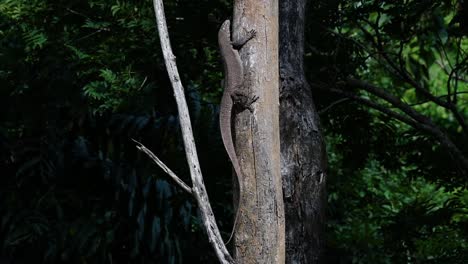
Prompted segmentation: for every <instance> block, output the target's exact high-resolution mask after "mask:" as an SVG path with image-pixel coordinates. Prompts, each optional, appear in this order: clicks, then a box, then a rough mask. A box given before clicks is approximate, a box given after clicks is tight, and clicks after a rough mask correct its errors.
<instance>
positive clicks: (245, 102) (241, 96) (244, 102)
mask: <svg viewBox="0 0 468 264" xmlns="http://www.w3.org/2000/svg"><path fill="white" fill-rule="evenodd" d="M258 98H259V97H258V96H256V95H253V96H249V95H247V94H246V93H245V92H244V91H235V92H234V93H233V94H232V101H233V102H234V104H235V105H237V106H239V107H240V108H241V109H248V110H249V111H250V112H253V108H252V104H253V103H255V102H256V101H257V100H258Z"/></svg>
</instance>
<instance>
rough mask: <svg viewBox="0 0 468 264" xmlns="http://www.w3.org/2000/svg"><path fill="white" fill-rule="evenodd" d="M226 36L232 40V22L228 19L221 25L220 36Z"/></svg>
mask: <svg viewBox="0 0 468 264" xmlns="http://www.w3.org/2000/svg"><path fill="white" fill-rule="evenodd" d="M221 34H225V35H226V36H224V37H227V38H228V39H231V21H229V19H227V20H226V21H224V23H223V24H222V25H221V28H220V29H219V35H221Z"/></svg>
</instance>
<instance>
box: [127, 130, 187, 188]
mask: <svg viewBox="0 0 468 264" xmlns="http://www.w3.org/2000/svg"><path fill="white" fill-rule="evenodd" d="M132 140H133V141H134V142H135V143H136V144H137V149H138V150H140V151H141V152H143V153H145V154H146V155H148V156H149V157H150V158H151V159H152V160H153V161H154V162H155V163H156V164H157V165H158V166H159V167H160V168H161V169H163V171H164V172H166V173H167V174H168V175H169V177H171V178H172V180H174V181H175V183H177V185H179V186H180V187H181V188H182V189H184V191H186V192H187V193H189V194H193V193H192V188H190V187H189V186H188V185H187V184H185V182H184V181H182V180H181V179H180V178H179V177H178V176H177V175H176V174H175V173H174V172H173V171H172V170H171V169H169V167H167V166H166V164H164V163H163V162H162V161H161V160H160V159H159V158H158V157H157V156H156V155H155V154H154V153H153V152H152V151H151V150H149V149H148V148H146V147H145V146H144V145H143V144H141V143H140V142H138V141H136V140H135V139H132Z"/></svg>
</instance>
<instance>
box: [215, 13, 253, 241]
mask: <svg viewBox="0 0 468 264" xmlns="http://www.w3.org/2000/svg"><path fill="white" fill-rule="evenodd" d="M230 24H231V23H230V21H229V20H226V21H224V23H223V24H222V26H221V28H220V29H219V32H218V44H219V49H220V53H221V58H222V60H223V67H224V75H225V76H224V92H223V96H222V98H221V104H220V110H219V124H220V130H221V138H222V140H223V144H224V147H225V148H226V152H227V153H228V156H229V159H230V160H231V163H232V166H233V167H234V172H235V173H236V176H237V181H238V185H239V199H238V200H239V205H240V203H241V201H242V197H241V196H242V194H243V192H242V184H241V179H242V178H243V175H242V171H241V168H240V164H239V159H238V158H237V155H236V151H235V148H234V142H233V138H232V128H231V121H232V116H233V108H234V105H235V104H236V105H237V104H239V105H240V106H241V107H243V108H244V109H250V110H251V108H250V105H251V104H252V103H253V102H254V101H255V100H256V99H257V98H251V99H246V98H248V97H247V96H246V95H245V87H244V69H243V66H242V61H241V59H240V56H239V49H240V48H242V46H243V45H244V44H245V43H247V42H248V41H249V40H251V39H252V38H254V37H255V35H256V33H255V31H254V30H251V31H249V32H248V35H247V37H246V38H245V39H244V40H241V41H240V42H238V43H235V42H233V41H231V30H230ZM242 99H244V100H243V102H242ZM239 205H238V206H237V211H236V216H235V218H234V224H233V228H232V232H231V235H230V236H229V239H228V241H227V242H226V244H227V243H229V241H231V238H232V236H233V234H234V230H235V228H236V224H237V218H238V215H239Z"/></svg>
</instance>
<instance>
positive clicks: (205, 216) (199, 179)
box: [153, 0, 234, 264]
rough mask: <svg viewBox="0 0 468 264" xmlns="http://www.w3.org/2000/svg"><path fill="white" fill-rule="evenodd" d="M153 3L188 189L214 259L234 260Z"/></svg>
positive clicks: (157, 2)
mask: <svg viewBox="0 0 468 264" xmlns="http://www.w3.org/2000/svg"><path fill="white" fill-rule="evenodd" d="M153 6H154V12H155V14H156V23H157V26H158V32H159V40H160V42H161V47H162V50H163V56H164V62H165V63H166V69H167V73H168V75H169V79H170V81H171V84H172V88H173V90H174V96H175V99H176V102H177V109H178V112H179V121H180V126H181V130H182V137H183V141H184V146H185V154H186V157H187V163H188V165H189V169H190V176H191V178H192V183H193V188H192V191H193V194H194V197H195V200H196V201H197V204H198V208H199V209H200V215H201V218H202V221H203V225H204V226H205V231H206V233H207V235H208V240H209V242H210V244H211V246H212V247H213V248H214V250H215V252H216V255H217V257H218V260H219V261H220V262H221V263H223V264H230V263H234V260H233V258H232V257H231V255H230V254H229V252H228V250H227V249H226V246H225V245H224V242H223V239H222V237H221V234H220V232H219V229H218V226H217V225H216V220H215V218H214V214H213V210H212V209H211V205H210V202H209V199H208V193H207V192H206V188H205V185H204V183H203V176H202V174H201V170H200V164H199V162H198V155H197V150H196V146H195V140H194V138H193V133H192V125H191V123H190V116H189V112H188V107H187V102H186V100H185V95H184V88H183V87H182V83H181V81H180V77H179V71H178V70H177V65H176V61H175V56H174V54H173V53H172V48H171V44H170V41H169V34H168V32H167V25H166V18H165V14H164V6H163V3H162V0H153Z"/></svg>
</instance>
